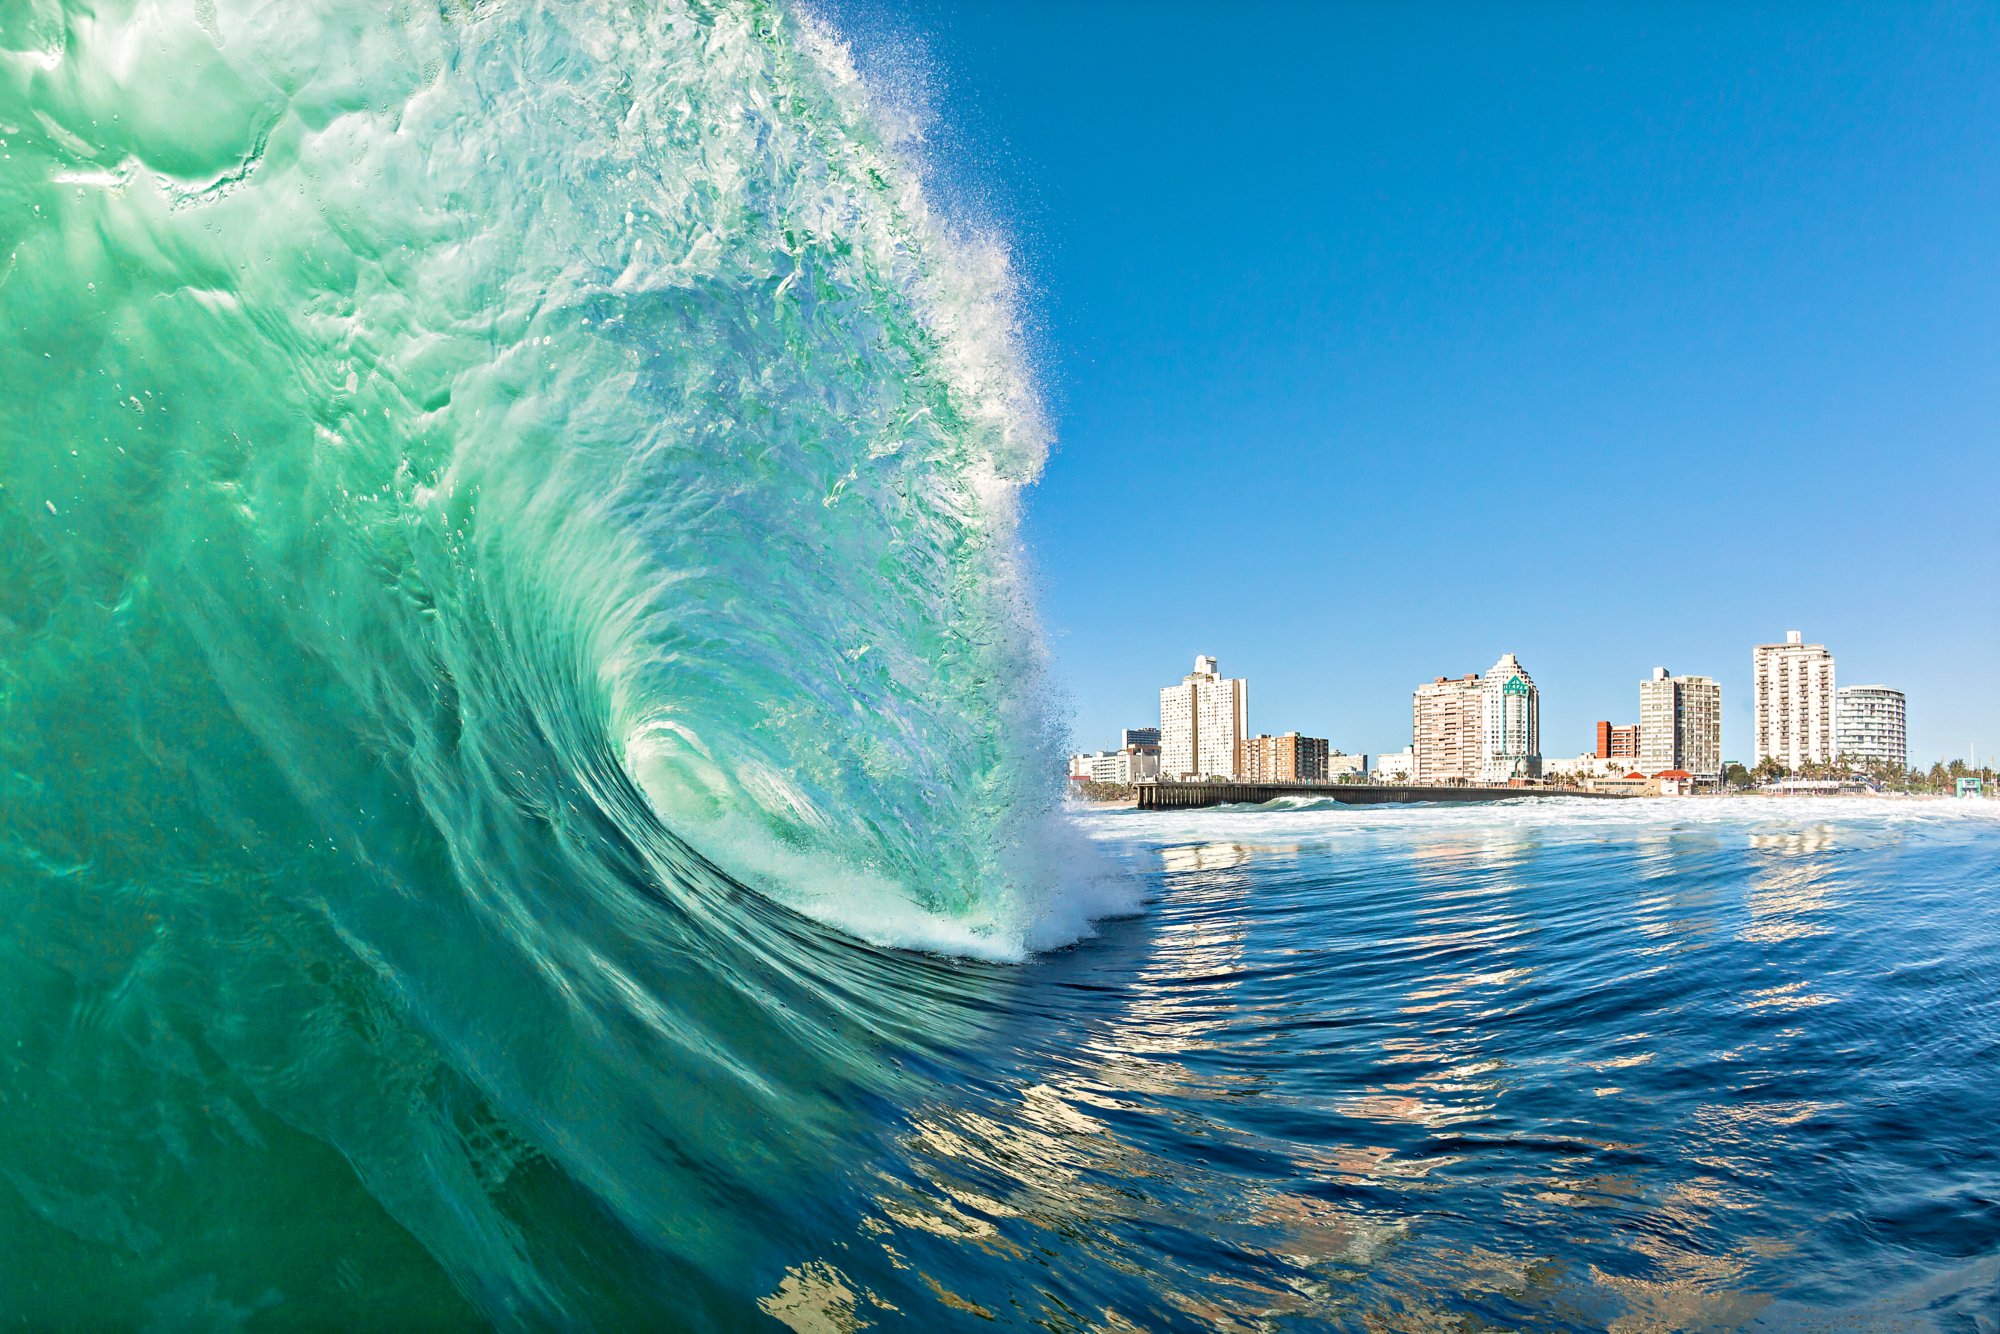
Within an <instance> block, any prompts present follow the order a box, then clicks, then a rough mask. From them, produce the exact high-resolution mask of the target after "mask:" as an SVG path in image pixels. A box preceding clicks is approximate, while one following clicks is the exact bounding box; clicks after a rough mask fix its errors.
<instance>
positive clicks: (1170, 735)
mask: <svg viewBox="0 0 2000 1334" xmlns="http://www.w3.org/2000/svg"><path fill="white" fill-rule="evenodd" d="M1249 733H1250V683H1249V682H1248V681H1247V680H1245V679H1243V678H1242V677H1225V676H1223V675H1222V673H1221V672H1220V671H1219V670H1218V669H1217V667H1216V662H1215V659H1214V658H1213V657H1210V656H1207V655H1203V656H1201V657H1198V658H1196V659H1195V660H1194V670H1193V671H1191V672H1189V673H1188V674H1187V675H1186V676H1184V677H1182V678H1181V683H1180V684H1179V685H1173V686H1168V687H1167V688H1166V689H1164V690H1162V691H1161V692H1160V773H1161V774H1162V775H1164V776H1165V777H1167V778H1202V777H1208V776H1210V775H1213V776H1216V777H1221V778H1237V777H1240V776H1241V775H1242V774H1243V770H1244V758H1245V757H1244V754H1243V743H1244V740H1245V739H1246V738H1247V737H1248V736H1249Z"/></svg>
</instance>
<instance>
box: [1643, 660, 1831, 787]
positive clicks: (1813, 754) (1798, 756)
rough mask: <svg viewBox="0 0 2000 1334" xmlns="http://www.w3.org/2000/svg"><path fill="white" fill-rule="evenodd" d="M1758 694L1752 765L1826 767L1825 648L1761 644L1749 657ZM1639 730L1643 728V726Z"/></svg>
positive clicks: (1827, 697)
mask: <svg viewBox="0 0 2000 1334" xmlns="http://www.w3.org/2000/svg"><path fill="white" fill-rule="evenodd" d="M1750 663H1751V675H1752V677H1753V679H1754V680H1755V682H1756V684H1755V687H1754V688H1755V691H1756V701H1755V702H1756V717H1757V726H1756V739H1755V741H1754V742H1753V743H1752V745H1751V748H1750V749H1751V756H1750V763H1751V764H1753V765H1755V764H1761V763H1762V762H1763V761H1765V760H1767V759H1775V760H1776V761H1777V762H1778V763H1780V764H1782V765H1784V766H1785V767H1786V768H1787V769H1796V768H1798V767H1799V766H1800V765H1803V764H1808V763H1811V764H1830V763H1832V761H1833V759H1834V756H1835V755H1836V753H1837V752H1836V750H1835V749H1834V684H1833V655H1832V654H1831V653H1828V652H1827V651H1826V645H1824V644H1806V643H1801V642H1800V636H1799V632H1798V631H1797V630H1787V631H1785V642H1784V643H1782V644H1759V645H1758V646H1757V648H1756V650H1755V651H1754V652H1753V653H1752V654H1751V659H1750ZM1642 726H1643V724H1642Z"/></svg>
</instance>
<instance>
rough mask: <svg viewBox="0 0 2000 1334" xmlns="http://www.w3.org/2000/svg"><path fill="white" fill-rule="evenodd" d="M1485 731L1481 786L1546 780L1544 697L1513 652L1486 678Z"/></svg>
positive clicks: (1482, 694)
mask: <svg viewBox="0 0 2000 1334" xmlns="http://www.w3.org/2000/svg"><path fill="white" fill-rule="evenodd" d="M1479 732H1480V736H1479V779H1480V781H1481V782H1484V783H1505V782H1507V781H1509V780H1510V779H1515V778H1540V777H1541V776H1542V692H1541V691H1539V690H1537V689H1536V688H1535V679H1534V678H1533V677H1532V676H1529V675H1528V669H1527V668H1525V667H1523V666H1522V665H1521V660H1520V659H1519V658H1517V657H1515V656H1514V655H1513V654H1511V653H1503V654H1501V655H1500V661H1498V662H1496V663H1494V664H1493V665H1492V666H1491V667H1489V668H1487V669H1486V675H1485V676H1484V677H1482V678H1480V682H1479Z"/></svg>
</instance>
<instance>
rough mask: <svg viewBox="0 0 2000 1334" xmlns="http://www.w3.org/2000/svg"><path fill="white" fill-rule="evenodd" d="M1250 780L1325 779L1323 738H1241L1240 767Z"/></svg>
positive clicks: (1283, 781) (1258, 781)
mask: <svg viewBox="0 0 2000 1334" xmlns="http://www.w3.org/2000/svg"><path fill="white" fill-rule="evenodd" d="M1238 776H1239V777H1241V778H1242V779H1243V780H1244V781H1245V782H1249V783H1320V782H1324V781H1326V738H1325V737H1317V736H1300V735H1299V734H1298V733H1297V732H1287V733H1285V734H1284V735H1283V736H1267V735H1266V736H1253V737H1246V738H1244V741H1243V771H1242V773H1241V774H1240V775H1238Z"/></svg>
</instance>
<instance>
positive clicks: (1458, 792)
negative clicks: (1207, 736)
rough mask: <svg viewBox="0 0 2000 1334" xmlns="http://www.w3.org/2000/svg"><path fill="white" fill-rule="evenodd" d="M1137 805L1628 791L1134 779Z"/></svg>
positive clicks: (1380, 801)
mask: <svg viewBox="0 0 2000 1334" xmlns="http://www.w3.org/2000/svg"><path fill="white" fill-rule="evenodd" d="M1135 790H1136V791H1137V793H1138V797H1139V809H1140V810H1142V811H1178V810H1187V809H1190V808H1192V807H1197V806H1228V805H1233V804H1237V803H1245V804H1254V803H1258V802H1265V801H1276V800H1277V799H1278V798H1280V797H1309V798H1312V799H1313V800H1316V801H1335V802H1339V803H1340V804H1341V805H1343V806H1380V805H1391V804H1400V805H1407V804H1413V803H1416V802H1431V801H1434V802H1471V801H1519V800H1521V799H1523V798H1530V799H1532V798H1549V797H1585V798H1591V799H1595V800H1611V801H1618V800H1623V799H1625V798H1628V797H1631V796H1633V795H1634V794H1633V793H1630V792H1584V791H1580V790H1578V789H1576V788H1568V787H1461V786H1447V785H1444V784H1428V783H1221V782H1214V783H1139V784H1136V785H1135Z"/></svg>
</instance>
